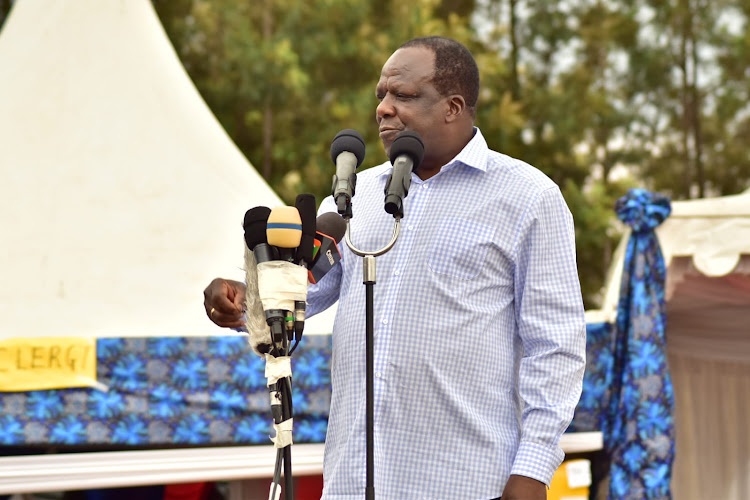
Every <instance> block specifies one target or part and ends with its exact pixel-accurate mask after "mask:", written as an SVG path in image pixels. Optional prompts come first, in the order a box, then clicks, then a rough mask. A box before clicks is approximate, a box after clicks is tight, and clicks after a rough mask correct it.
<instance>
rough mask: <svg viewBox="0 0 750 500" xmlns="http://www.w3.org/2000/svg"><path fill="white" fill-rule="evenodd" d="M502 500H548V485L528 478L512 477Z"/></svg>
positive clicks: (506, 485)
mask: <svg viewBox="0 0 750 500" xmlns="http://www.w3.org/2000/svg"><path fill="white" fill-rule="evenodd" d="M500 500H547V485H546V484H544V483H543V482H541V481H537V480H536V479H531V478H530V477H526V476H515V475H513V476H510V477H509V478H508V482H507V483H505V489H504V490H503V496H502V497H500Z"/></svg>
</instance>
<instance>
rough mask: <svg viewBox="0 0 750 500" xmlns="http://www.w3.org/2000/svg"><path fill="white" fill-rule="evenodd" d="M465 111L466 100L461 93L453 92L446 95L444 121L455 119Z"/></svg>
mask: <svg viewBox="0 0 750 500" xmlns="http://www.w3.org/2000/svg"><path fill="white" fill-rule="evenodd" d="M466 112H467V110H466V101H465V100H464V97H463V96H462V95H459V94H453V95H451V96H449V97H448V110H447V111H446V113H445V121H446V123H451V122H454V121H456V120H457V119H458V118H460V117H461V115H463V114H464V113H466Z"/></svg>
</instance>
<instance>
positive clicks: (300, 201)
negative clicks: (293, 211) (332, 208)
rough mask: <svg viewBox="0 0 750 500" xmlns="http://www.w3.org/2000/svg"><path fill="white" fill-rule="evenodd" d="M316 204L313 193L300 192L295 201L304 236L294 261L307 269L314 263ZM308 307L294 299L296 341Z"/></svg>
mask: <svg viewBox="0 0 750 500" xmlns="http://www.w3.org/2000/svg"><path fill="white" fill-rule="evenodd" d="M315 205H316V203H315V196H314V195H312V194H299V195H297V199H296V200H295V201H294V206H295V207H296V208H297V210H298V211H299V216H300V219H301V220H302V237H301V238H300V243H299V247H297V256H296V259H295V261H294V263H295V264H298V265H300V266H302V267H303V268H305V269H307V264H308V263H310V264H311V263H312V261H313V256H314V251H315V231H316V228H317V222H316V220H315V212H316V210H315ZM306 309H307V302H306V301H304V300H296V301H294V340H295V342H296V343H299V341H300V340H301V339H302V332H303V331H304V329H305V312H306ZM295 345H296V344H295Z"/></svg>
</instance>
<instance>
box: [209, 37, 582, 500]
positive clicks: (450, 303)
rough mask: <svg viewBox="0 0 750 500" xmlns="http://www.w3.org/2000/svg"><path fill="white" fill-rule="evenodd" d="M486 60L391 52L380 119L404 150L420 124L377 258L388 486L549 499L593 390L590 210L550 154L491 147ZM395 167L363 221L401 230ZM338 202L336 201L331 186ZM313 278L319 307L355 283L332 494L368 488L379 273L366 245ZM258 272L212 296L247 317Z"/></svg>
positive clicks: (379, 423) (345, 307)
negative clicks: (584, 222)
mask: <svg viewBox="0 0 750 500" xmlns="http://www.w3.org/2000/svg"><path fill="white" fill-rule="evenodd" d="M478 92H479V74H478V70H477V67H476V63H475V62H474V58H473V57H472V56H471V54H470V53H469V51H468V50H467V49H466V48H465V47H464V46H463V45H461V44H459V43H457V42H455V41H453V40H450V39H446V38H442V37H429V38H421V39H415V40H411V41H409V42H407V43H406V44H404V45H402V46H401V47H400V48H399V49H398V50H397V51H396V52H395V53H394V54H393V55H392V56H391V57H390V58H389V59H388V61H387V62H386V63H385V66H383V69H382V72H381V76H380V81H379V82H378V84H377V87H376V94H377V97H378V99H379V100H380V104H379V105H378V106H377V109H376V119H377V123H378V125H379V128H380V137H381V139H382V141H383V145H384V147H385V150H386V153H388V152H389V150H390V147H391V144H392V143H393V140H394V139H395V138H396V136H397V134H398V133H399V132H401V131H403V130H413V131H416V132H418V133H419V134H420V135H421V137H422V139H423V140H424V144H425V156H424V161H423V162H422V164H421V165H420V166H419V168H418V169H417V171H416V172H415V174H414V175H413V176H412V185H411V188H410V192H409V196H408V197H407V198H406V199H405V202H404V212H405V216H404V219H403V221H402V231H401V235H400V237H399V239H398V241H397V242H396V245H395V247H394V248H393V249H392V250H391V251H389V252H388V253H386V254H384V255H382V256H380V257H378V258H377V273H378V275H377V285H376V286H375V297H374V321H375V331H374V344H375V381H374V384H375V451H374V454H375V473H376V476H375V492H376V497H377V498H380V499H399V500H401V499H462V500H463V499H490V498H497V497H500V496H501V495H502V499H503V500H517V499H523V500H537V499H544V498H546V485H548V484H549V483H550V480H551V478H552V475H553V473H554V471H555V470H556V468H557V467H558V466H559V464H560V462H561V460H562V458H563V453H562V451H561V450H560V449H559V446H558V441H559V438H560V435H561V433H562V432H563V431H564V430H565V429H566V427H567V426H568V424H569V422H570V419H571V418H572V415H573V410H574V408H575V405H576V403H577V401H578V398H579V396H580V390H581V380H582V376H583V369H584V352H585V324H584V319H583V306H582V301H581V294H580V286H579V283H578V276H577V272H576V263H575V244H574V233H573V224H572V218H571V216H570V212H569V210H568V209H567V206H566V205H565V202H564V200H563V199H562V196H561V194H560V191H559V189H558V187H557V186H556V185H555V184H554V183H553V182H552V181H551V180H550V179H549V178H547V177H546V176H544V175H543V174H542V173H541V172H540V171H538V170H537V169H535V168H534V167H531V166H530V165H527V164H525V163H523V162H521V161H518V160H515V159H512V158H509V157H507V156H505V155H502V154H500V153H497V152H494V151H491V150H489V149H488V147H487V144H486V142H485V140H484V138H483V137H482V134H481V132H480V131H479V129H477V128H475V127H474V125H473V123H474V117H475V112H476V105H477V97H478ZM391 170H392V167H391V165H390V163H384V164H382V165H380V166H377V167H373V168H371V169H368V170H365V171H363V172H361V173H359V174H358V178H357V192H356V196H355V197H354V198H353V203H352V207H353V213H354V216H353V218H352V219H351V227H350V231H351V238H352V241H353V242H354V243H355V245H356V246H357V247H359V248H362V249H367V250H375V249H377V248H381V247H382V246H384V244H385V243H387V241H388V240H389V239H390V236H391V230H392V227H393V218H392V216H390V215H388V214H387V213H385V211H384V210H383V190H384V186H385V182H386V179H387V177H388V174H389V173H390V172H391ZM320 210H321V212H326V211H335V206H334V203H333V201H332V199H331V198H330V197H329V198H326V200H324V201H323V204H322V205H321V208H320ZM342 250H343V252H344V253H343V259H342V261H341V264H340V265H338V266H337V267H336V268H334V270H332V271H331V272H330V273H329V274H328V275H326V276H325V277H324V279H322V280H321V281H320V283H319V284H318V285H317V286H313V287H311V288H310V291H309V294H308V303H309V306H308V311H309V312H310V313H311V314H314V313H316V312H320V311H322V310H324V309H325V308H327V307H329V306H330V305H331V304H333V303H334V302H335V301H336V300H339V307H338V312H337V316H336V322H335V325H334V329H333V355H332V362H331V365H332V386H333V392H332V400H331V410H330V418H329V427H328V434H327V437H326V451H325V467H324V469H325V472H324V478H325V480H324V483H325V489H324V492H323V498H326V499H337V500H338V499H342V500H343V499H354V498H357V499H359V498H362V497H363V495H364V489H365V479H366V471H365V453H366V448H365V390H364V388H365V352H364V349H365V346H364V344H365V287H364V286H363V285H362V264H361V260H360V259H359V258H358V257H356V256H355V255H354V254H352V253H351V252H350V251H349V250H348V248H346V245H342ZM243 293H244V291H243V288H242V285H241V284H237V283H236V282H227V281H224V280H215V281H214V282H212V284H211V285H209V287H208V288H207V289H206V292H205V295H206V304H205V305H206V310H207V311H210V310H211V308H215V311H214V314H213V318H212V319H213V320H214V321H215V322H216V323H217V324H220V325H222V326H237V325H239V324H241V317H240V314H241V297H242V295H243Z"/></svg>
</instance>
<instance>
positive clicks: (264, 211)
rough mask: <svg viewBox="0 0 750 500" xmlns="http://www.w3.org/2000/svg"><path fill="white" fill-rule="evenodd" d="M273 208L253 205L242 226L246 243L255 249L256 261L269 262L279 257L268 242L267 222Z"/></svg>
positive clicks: (246, 213)
mask: <svg viewBox="0 0 750 500" xmlns="http://www.w3.org/2000/svg"><path fill="white" fill-rule="evenodd" d="M269 215H271V209H270V208H268V207H253V208H251V209H250V210H248V211H247V212H245V220H244V221H243V223H242V227H243V228H244V230H245V244H246V245H247V248H249V249H250V250H252V251H253V254H254V255H255V260H256V262H258V263H260V262H268V261H269V260H275V259H277V258H278V255H277V254H276V250H275V249H274V248H273V247H272V246H271V245H269V244H268V237H267V236H266V224H267V222H268V216H269Z"/></svg>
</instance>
